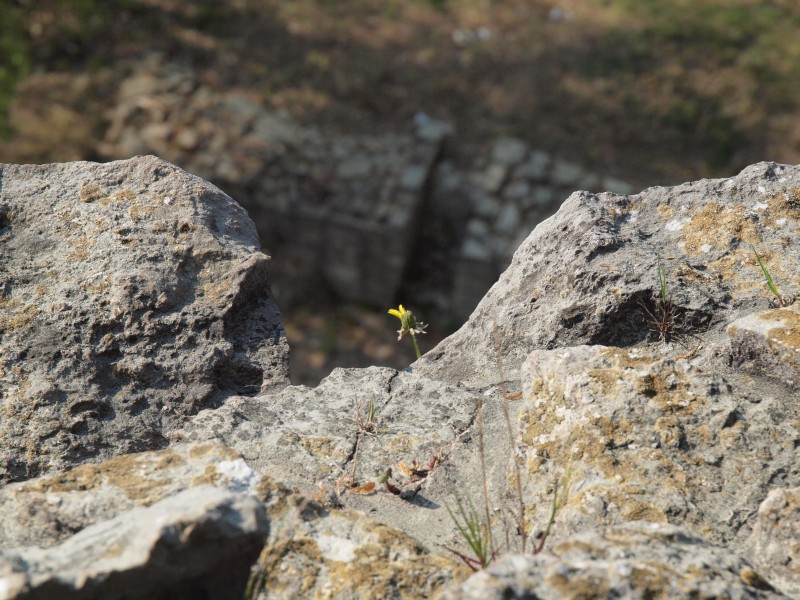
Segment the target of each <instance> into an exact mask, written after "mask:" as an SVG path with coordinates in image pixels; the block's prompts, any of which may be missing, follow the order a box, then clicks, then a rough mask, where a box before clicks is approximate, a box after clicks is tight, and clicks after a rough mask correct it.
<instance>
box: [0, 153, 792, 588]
mask: <svg viewBox="0 0 800 600" xmlns="http://www.w3.org/2000/svg"><path fill="white" fill-rule="evenodd" d="M507 150H508V153H510V154H513V152H512V150H514V148H512V147H511V146H509V148H508V149H507ZM517 150H519V149H517ZM498 160H499V159H498ZM509 160H510V158H509ZM798 217H800V167H786V166H782V165H775V164H772V163H761V164H758V165H753V166H752V167H749V168H748V169H746V170H745V171H743V173H741V174H740V175H739V176H737V177H733V178H731V179H728V180H717V181H701V182H694V183H689V184H684V185H682V186H678V187H676V188H669V189H663V188H654V189H652V190H647V191H645V192H643V193H642V194H639V195H636V196H625V197H623V196H614V195H610V194H601V195H599V196H594V195H589V194H582V193H581V194H575V195H573V196H572V197H571V198H570V199H569V200H568V201H567V202H566V203H565V204H564V206H562V208H561V210H560V211H559V213H557V214H556V215H555V216H554V217H552V218H551V219H550V220H548V221H546V222H545V223H543V224H542V225H540V226H539V227H537V228H536V230H534V232H533V233H532V234H531V236H530V237H529V239H528V240H527V241H526V242H525V243H524V244H523V246H522V247H521V248H520V250H519V251H518V252H517V254H516V255H515V258H514V262H513V264H512V266H511V267H510V268H509V270H508V272H507V273H506V274H505V275H504V276H503V278H502V279H501V281H500V282H498V284H497V285H496V286H495V287H494V288H493V289H492V290H491V291H490V293H489V295H488V296H487V298H486V299H485V300H484V301H483V302H482V304H481V305H480V306H479V308H478V309H477V310H476V312H475V314H474V315H473V317H472V318H471V319H470V321H469V322H468V323H467V325H465V327H464V328H462V330H461V331H459V332H458V333H456V334H455V335H454V336H452V337H451V338H450V339H448V340H446V341H445V342H444V343H443V344H441V346H439V347H438V348H436V349H434V350H433V351H431V352H429V353H428V355H426V356H425V357H423V359H422V360H420V361H418V362H417V363H415V364H414V365H412V367H411V368H410V369H409V370H407V371H404V372H398V371H394V370H392V369H386V368H376V367H373V368H370V369H346V370H337V371H335V372H334V373H332V374H331V375H330V376H329V377H328V378H327V379H326V380H325V381H323V383H322V384H320V386H318V387H317V388H315V389H310V388H306V387H302V386H296V387H284V388H282V389H273V390H264V392H263V393H257V394H250V395H248V394H243V393H233V394H231V395H230V396H228V397H227V398H226V399H223V400H221V402H220V404H219V406H217V405H216V404H213V405H211V406H208V407H204V410H201V411H199V412H198V413H197V414H195V415H193V416H191V417H189V418H188V419H186V420H185V422H183V423H182V424H181V426H180V427H176V428H173V429H172V430H171V435H170V439H171V441H172V442H173V443H176V444H177V443H178V442H180V441H181V440H184V441H189V442H193V443H194V445H188V446H178V445H176V446H175V448H173V449H169V450H163V451H162V452H161V453H153V454H147V455H141V456H139V457H120V458H118V459H114V460H112V461H109V462H108V463H106V464H105V465H98V466H96V467H92V468H88V467H87V466H84V467H79V468H78V469H75V470H73V471H72V472H71V473H68V474H65V475H64V476H63V477H62V476H50V477H44V478H40V479H38V480H35V481H30V482H24V483H18V484H14V485H12V486H8V488H7V491H2V492H0V509H2V510H3V511H4V512H5V511H8V512H9V515H8V517H4V518H2V519H0V532H2V535H3V536H5V538H6V539H8V540H11V542H10V543H12V544H27V543H34V544H37V545H39V546H42V547H40V548H36V549H31V548H26V547H20V548H16V549H8V550H6V551H5V552H4V554H3V556H5V557H6V558H5V560H6V562H5V563H4V566H2V567H0V568H2V569H4V570H5V571H4V573H6V574H8V576H7V577H6V578H5V579H3V578H2V577H1V576H0V589H5V590H8V589H12V588H11V587H10V586H11V585H12V584H13V585H18V584H19V583H20V582H24V581H30V582H35V581H50V580H51V579H52V578H54V577H56V575H55V573H56V571H59V572H61V573H62V575H63V576H62V577H61V579H62V580H63V581H65V582H67V584H65V585H72V584H69V583H68V582H69V581H70V578H71V577H73V575H70V573H75V572H77V571H74V570H70V569H71V567H69V565H64V566H63V568H62V567H57V568H55V567H54V568H55V571H53V570H48V567H47V564H52V565H59V564H63V563H59V562H58V561H59V560H61V556H62V555H61V554H59V553H60V551H61V549H63V548H64V547H66V548H67V549H70V548H73V547H74V548H78V549H80V548H82V547H83V546H81V544H83V543H84V542H83V540H85V539H87V536H89V535H90V534H91V532H92V531H98V532H108V533H107V534H106V533H103V537H105V536H106V535H108V539H111V540H113V539H114V538H113V531H109V529H108V526H107V525H106V524H107V523H110V522H114V520H119V521H117V522H119V523H123V522H127V521H125V519H128V518H129V515H131V514H134V515H136V514H142V513H141V512H138V513H137V512H136V511H147V510H154V509H156V507H158V506H160V505H161V504H162V503H164V502H170V501H173V500H174V499H175V498H178V497H179V496H180V495H181V494H186V493H191V492H192V491H193V489H199V488H196V487H194V488H192V486H196V485H197V484H198V483H211V484H212V485H215V486H217V488H226V489H224V490H223V491H219V492H216V493H218V494H231V493H233V492H231V491H230V490H231V488H232V485H235V486H241V488H242V494H240V499H242V501H243V502H245V501H246V500H244V499H245V498H250V499H252V498H257V499H258V500H259V501H260V502H261V503H262V504H260V505H259V506H261V507H262V508H263V509H264V510H266V512H267V514H268V517H269V519H270V522H271V524H272V527H271V528H270V536H269V540H268V542H267V546H266V548H264V550H263V552H262V554H261V557H260V559H258V564H257V565H256V566H255V569H254V572H253V577H252V579H251V580H250V584H251V586H250V591H251V594H252V595H257V596H258V597H261V598H266V597H278V598H289V597H299V596H304V595H315V596H319V597H323V598H325V597H329V598H333V597H347V598H350V597H352V598H356V597H370V596H369V595H370V594H372V595H373V596H374V597H398V598H402V597H409V598H410V597H418V596H422V597H425V596H432V597H435V596H436V595H437V594H438V593H439V592H441V591H442V590H443V588H444V586H445V585H447V584H448V582H449V583H451V584H453V585H454V586H455V587H451V589H450V590H449V591H446V592H444V593H445V595H447V594H450V596H449V597H452V598H484V597H486V598H492V597H504V596H503V594H506V593H507V594H516V596H505V597H520V598H556V597H565V596H567V597H569V595H570V594H572V593H573V592H574V593H575V594H578V595H580V594H579V593H583V592H586V595H584V596H581V597H592V594H595V595H597V590H600V595H601V597H608V596H610V595H613V596H614V597H620V598H631V599H632V598H652V597H666V598H679V597H693V596H694V597H700V598H716V597H727V598H773V597H774V598H777V597H781V594H789V595H797V591H798V590H800V576H799V575H798V570H797V568H796V564H795V563H796V562H797V556H798V552H797V547H796V544H795V543H794V540H795V539H796V538H797V531H798V528H800V516H799V515H800V513H798V511H797V510H796V509H797V506H796V505H797V502H796V498H795V496H796V490H797V489H798V486H800V395H798V390H797V387H796V386H795V382H796V379H795V374H796V371H797V363H796V355H797V353H796V352H795V350H796V346H794V345H792V344H794V341H795V340H796V339H797V336H798V321H797V319H796V315H797V314H798V313H797V307H796V306H795V305H791V304H790V303H789V299H790V298H791V297H793V296H794V295H796V293H797V289H798V287H797V286H798V284H799V283H798V281H797V279H796V273H798V272H800V269H799V268H798V266H800V264H799V263H800V255H799V250H798V246H797V244H796V242H795V241H796V239H797V234H798V229H800V219H799V218H798ZM12 225H13V222H12ZM751 243H752V244H754V245H756V247H757V249H758V253H759V255H760V256H761V257H762V260H763V261H764V263H765V265H766V266H767V268H768V269H769V270H770V272H771V274H772V277H773V279H774V280H775V282H776V284H777V285H778V287H779V288H780V289H781V292H782V294H784V297H785V299H786V300H785V302H784V304H786V306H781V307H780V308H774V307H773V308H772V309H770V306H771V305H772V304H773V302H772V300H771V298H770V295H769V291H768V290H767V286H766V284H765V281H764V276H763V274H762V272H761V268H760V267H759V266H758V263H757V262H756V260H755V255H754V253H753V251H752V249H751V248H750V244H751ZM659 263H660V264H661V266H660V267H659ZM659 275H661V276H662V277H663V279H664V286H665V287H666V291H665V295H666V300H667V302H666V303H665V300H664V298H662V297H661V296H660V294H659V292H660V287H661V286H660V285H659ZM14 314H17V313H14ZM650 314H652V315H654V316H656V315H657V316H660V317H661V321H660V322H659V321H656V320H655V319H653V320H651V318H650V316H649V315H650ZM214 323H215V321H213V320H212V321H209V325H208V329H209V331H212V332H213V331H216V329H215V328H214V327H215V325H214ZM659 327H660V331H658V329H659ZM215 339H216V338H213V337H212V338H211V342H209V343H210V344H213V343H216V342H215ZM140 350H141V349H140ZM520 367H521V370H520ZM5 385H8V383H7V382H6V383H5ZM4 393H5V392H4ZM7 397H10V396H7ZM7 405H8V404H7ZM6 422H7V421H3V422H2V423H3V424H5V423H6ZM215 440H221V441H222V442H224V444H225V446H222V445H219V444H214V443H213V442H214V441H215ZM228 447H229V448H231V450H229V449H228ZM198 448H207V450H206V451H205V454H198V450H197V449H198ZM234 451H236V452H238V453H240V455H241V456H240V455H239V454H229V453H233V452H234ZM34 455H35V453H34ZM434 459H435V460H434ZM115 461H116V462H115ZM182 461H185V462H186V465H185V466H183V465H181V464H179V463H181V462H182ZM245 461H247V462H245ZM130 465H137V466H136V468H135V469H134V468H133V467H132V466H130ZM220 465H225V466H224V467H223V468H222V472H221V471H220V469H221V467H220ZM126 468H127V470H128V472H129V473H136V474H135V475H129V476H128V477H122V481H121V482H120V481H118V480H117V479H116V478H117V477H118V474H120V473H121V472H123V471H125V470H126ZM390 470H391V475H390V477H389V478H388V479H387V480H385V481H384V479H383V477H384V476H386V475H389V473H390ZM200 472H202V473H203V474H202V475H198V476H194V475H193V474H195V473H200ZM164 480H169V482H170V483H163V482H164ZM273 481H280V482H285V483H286V484H288V485H289V486H291V487H293V488H296V489H298V490H300V491H301V492H302V493H304V494H305V495H306V496H307V497H310V498H314V500H310V499H305V500H304V499H301V498H298V497H297V496H294V495H292V494H291V493H290V492H288V491H287V490H286V488H284V487H282V486H281V485H279V484H277V483H273ZM232 482H233V483H232ZM518 483H519V486H520V488H521V490H522V502H523V504H524V509H523V514H522V515H521V516H520V514H519V511H520V508H519V498H518V497H517V493H516V490H517V484H518ZM84 485H85V488H84V487H83V486H84ZM186 487H190V488H192V489H190V490H188V491H185V492H181V491H180V490H181V489H184V488H186ZM484 490H485V492H484ZM395 492H397V493H395ZM139 493H142V494H144V495H143V497H144V498H147V500H142V499H140V498H138V496H137V494H139ZM173 494H175V495H173ZM166 495H169V497H166ZM484 495H485V497H486V498H487V499H488V507H487V511H488V514H489V515H490V518H491V527H492V530H493V533H494V540H495V543H496V544H497V545H498V546H500V551H501V552H505V551H507V550H511V551H514V550H519V549H521V547H522V546H523V544H527V548H528V549H530V548H531V546H532V545H533V543H534V542H535V540H536V539H537V536H538V535H539V534H540V533H541V528H542V527H543V525H544V523H545V522H546V521H547V518H548V517H549V514H550V507H551V503H552V501H553V498H554V497H556V498H558V499H560V501H561V503H560V506H559V511H558V514H557V517H556V520H555V525H554V527H553V528H552V531H551V533H550V537H549V538H548V539H547V540H546V543H545V547H544V548H545V551H544V553H542V554H540V555H537V556H536V557H532V556H530V555H529V556H527V557H514V556H512V557H510V558H509V559H507V561H506V562H502V561H501V562H498V563H497V564H496V565H495V566H494V567H492V568H490V569H489V570H488V571H486V572H484V573H483V574H479V575H477V576H475V577H473V578H472V579H470V582H469V583H468V584H465V586H464V587H459V586H458V583H459V582H460V581H461V579H462V577H463V575H464V571H463V569H461V568H459V567H457V565H456V563H455V562H454V559H453V558H452V557H451V556H447V557H446V558H444V557H442V556H441V555H443V554H445V553H446V551H445V550H444V549H443V548H442V546H448V547H452V548H456V549H458V550H459V551H462V552H464V553H465V554H469V551H468V550H465V544H464V540H463V539H461V538H460V536H459V534H458V531H457V528H456V526H455V525H454V523H453V521H452V520H451V518H450V516H449V514H448V511H447V508H448V507H451V508H452V507H454V506H455V503H456V499H457V498H466V499H471V500H472V501H473V502H474V503H475V504H477V505H478V506H479V507H480V509H481V515H483V510H482V508H483V506H482V505H483V502H482V500H483V497H484ZM226 497H227V496H226ZM150 500H152V502H153V503H152V504H150V505H149V506H142V504H148V503H149V502H150ZM175 502H177V501H175ZM48 503H51V504H52V505H53V506H56V507H58V506H63V507H64V510H63V511H59V510H58V509H57V508H56V509H51V508H50V504H48ZM82 506H85V507H87V508H86V514H88V515H92V514H96V515H98V516H97V518H93V517H91V516H89V517H87V516H85V515H81V513H80V508H79V507H82ZM339 506H345V507H346V508H349V509H356V510H358V511H361V512H360V513H355V512H348V511H344V512H341V511H338V510H337V509H336V507H339ZM759 506H760V507H761V508H760V509H759ZM29 509H30V510H29ZM26 511H27V512H26ZM363 513H368V514H369V516H370V517H371V518H373V519H375V521H377V522H379V523H380V524H377V523H373V522H372V521H368V520H366V518H365V517H364V516H363ZM134 518H135V517H134ZM109 519H110V520H109ZM633 522H636V523H633ZM643 522H646V523H643ZM387 525H388V526H392V525H393V526H396V527H397V528H398V529H402V531H403V532H404V534H410V536H411V537H407V536H406V535H404V534H401V533H399V532H397V531H395V530H392V529H389V528H387V527H386V526H387ZM23 529H24V530H23ZM76 532H77V533H76ZM105 543H107V540H103V541H102V543H98V545H99V546H100V547H101V548H102V547H105V546H104V545H103V544H105ZM44 546H49V547H44ZM78 556H81V554H80V553H79V554H78ZM15 557H16V558H15ZM43 557H44V558H43ZM23 558H25V559H26V560H28V559H30V562H29V563H27V564H28V566H27V567H26V566H25V563H24V562H23V561H22V559H23ZM252 560H253V561H255V555H253V558H252ZM144 562H145V563H146V565H149V566H147V567H145V566H143V567H142V569H145V570H146V569H148V568H151V567H152V568H154V569H157V568H158V565H159V561H158V560H157V556H155V555H151V557H150V558H149V559H147V560H146V561H144ZM106 564H108V563H107V562H104V561H103V560H100V559H98V560H97V561H96V570H95V571H93V572H95V573H100V572H101V571H102V568H104V566H103V565H106ZM131 564H135V561H134V563H131ZM90 566H92V568H93V569H95V565H94V563H92V565H90ZM98 569H99V570H98ZM492 569H495V570H492ZM123 572H126V573H127V572H129V571H125V570H124V569H123ZM220 576H221V577H222V576H225V574H224V573H221V574H220ZM37 577H40V579H36V578H37ZM238 577H239V579H236V581H241V576H240V575H239V576H238ZM48 578H49V579H48ZM90 581H95V579H90ZM165 581H168V579H165ZM34 585H38V584H36V583H34ZM170 585H171V584H170ZM181 585H183V584H181ZM2 586H5V588H2ZM81 589H82V588H81ZM81 593H82V592H81ZM154 593H158V590H156V591H155V592H154ZM573 595H574V594H573ZM10 597H15V596H14V594H11V595H10ZM78 597H80V596H78Z"/></svg>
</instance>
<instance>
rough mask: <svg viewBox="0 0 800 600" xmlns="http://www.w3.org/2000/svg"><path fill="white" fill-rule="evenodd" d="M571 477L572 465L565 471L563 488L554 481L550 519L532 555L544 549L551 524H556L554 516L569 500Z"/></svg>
mask: <svg viewBox="0 0 800 600" xmlns="http://www.w3.org/2000/svg"><path fill="white" fill-rule="evenodd" d="M571 477H572V465H570V466H569V468H568V469H567V473H566V475H565V476H564V485H563V487H560V486H559V482H558V480H556V485H555V491H554V492H553V505H552V507H551V509H550V518H549V519H548V521H547V526H546V527H545V528H544V532H543V533H542V535H541V537H540V538H539V543H538V544H536V547H535V548H534V549H533V553H534V554H539V553H540V552H541V551H542V549H543V548H544V543H545V542H546V541H547V538H548V537H549V536H550V530H551V529H552V528H553V524H554V523H555V522H556V515H557V514H558V511H559V509H560V508H561V507H562V506H564V504H566V503H567V500H568V499H569V489H570V479H571Z"/></svg>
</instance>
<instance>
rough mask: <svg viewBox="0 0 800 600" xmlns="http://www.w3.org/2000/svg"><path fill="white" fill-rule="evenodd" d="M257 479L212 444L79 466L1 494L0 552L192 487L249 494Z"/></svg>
mask: <svg viewBox="0 0 800 600" xmlns="http://www.w3.org/2000/svg"><path fill="white" fill-rule="evenodd" d="M261 480H262V477H261V475H259V474H258V473H257V472H256V471H254V470H253V469H252V468H251V467H250V466H249V465H247V463H245V461H244V460H243V459H242V457H241V455H240V454H238V453H237V452H235V451H233V450H231V449H230V448H228V447H226V446H224V445H222V444H218V443H205V444H175V445H172V446H171V447H169V448H167V449H164V450H157V451H150V452H140V453H137V454H125V455H123V456H117V457H115V458H112V459H109V460H107V461H105V462H102V463H99V464H85V465H81V466H79V467H76V468H74V469H71V470H69V471H67V472H65V473H57V474H54V475H46V476H43V477H38V478H36V479H31V480H28V481H24V482H19V483H12V484H9V485H7V486H5V487H3V488H0V548H14V547H17V546H38V547H40V548H49V547H51V546H54V545H55V544H58V543H60V542H62V541H64V540H66V539H68V538H70V537H71V536H73V535H75V534H76V533H78V532H79V531H81V530H83V529H85V528H86V527H88V526H90V525H94V524H95V523H99V522H102V521H106V520H108V519H112V518H115V517H117V516H119V515H120V514H121V513H123V512H125V511H127V510H130V509H132V508H136V507H142V506H151V505H152V504H155V503H157V502H160V501H161V500H164V499H165V498H169V497H170V496H173V495H175V494H177V493H179V492H180V491H182V490H185V489H189V488H191V487H195V486H198V485H204V484H213V485H216V486H218V487H221V488H224V489H228V490H230V491H236V492H250V493H254V490H255V488H256V487H257V486H258V484H259V483H260V482H261Z"/></svg>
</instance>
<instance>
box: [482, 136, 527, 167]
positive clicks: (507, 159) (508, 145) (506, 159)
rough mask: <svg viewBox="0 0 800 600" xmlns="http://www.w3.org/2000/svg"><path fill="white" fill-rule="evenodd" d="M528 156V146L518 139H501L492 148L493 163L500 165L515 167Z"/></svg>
mask: <svg viewBox="0 0 800 600" xmlns="http://www.w3.org/2000/svg"><path fill="white" fill-rule="evenodd" d="M527 154H528V145H527V144H526V143H525V142H523V141H522V140H518V139H516V138H507V137H506V138H500V139H499V140H497V141H496V142H495V143H494V146H493V147H492V154H491V161H492V162H493V163H496V164H498V165H505V166H510V165H515V164H517V163H519V162H521V161H522V160H523V159H524V158H525V156H526V155H527Z"/></svg>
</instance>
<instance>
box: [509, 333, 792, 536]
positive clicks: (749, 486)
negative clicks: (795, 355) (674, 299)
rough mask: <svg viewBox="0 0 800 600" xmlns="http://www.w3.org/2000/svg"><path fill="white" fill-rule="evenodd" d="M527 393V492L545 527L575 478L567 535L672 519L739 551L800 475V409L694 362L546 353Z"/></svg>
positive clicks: (525, 380) (605, 351)
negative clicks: (772, 493) (766, 501)
mask: <svg viewBox="0 0 800 600" xmlns="http://www.w3.org/2000/svg"><path fill="white" fill-rule="evenodd" d="M522 389H523V398H524V399H523V400H521V401H520V402H519V403H518V404H517V405H516V407H515V410H516V415H517V419H518V436H519V437H518V442H517V446H518V448H519V452H520V453H521V454H522V455H523V456H524V459H525V468H524V470H523V473H524V474H527V477H525V479H526V482H527V485H526V486H525V487H524V488H523V493H524V495H525V498H526V499H527V500H528V502H530V503H531V505H532V506H534V507H536V508H535V509H534V510H532V515H535V517H534V521H535V522H543V521H544V520H546V519H547V515H548V511H549V504H550V502H549V500H550V499H551V498H552V489H554V487H555V486H556V485H557V481H559V480H564V478H565V477H568V478H569V480H570V484H571V488H572V494H571V497H570V499H569V503H568V504H567V505H566V506H564V508H563V509H562V510H561V511H560V512H559V528H563V529H560V531H565V530H566V531H568V532H575V531H582V530H585V529H586V528H588V527H593V526H597V525H611V524H616V523H622V522H626V521H631V520H647V521H654V522H671V523H675V524H680V525H682V526H684V527H687V528H689V529H691V530H693V531H694V532H696V533H698V534H700V535H702V536H704V537H705V538H706V539H709V540H712V541H714V542H716V543H721V544H725V545H728V546H729V547H738V546H741V545H742V544H743V542H744V539H745V537H746V535H747V523H748V519H749V518H750V511H751V509H752V507H755V506H758V504H759V503H760V502H761V500H762V499H763V498H764V497H765V496H766V495H767V492H768V491H769V490H770V488H771V487H773V486H774V482H775V481H780V480H781V479H783V478H788V480H789V481H798V480H800V465H798V463H797V450H796V444H797V443H798V442H800V405H798V404H797V403H796V402H794V401H792V400H791V399H789V398H787V397H785V396H776V397H770V398H766V397H762V396H761V394H760V393H759V392H756V391H755V390H753V391H748V390H745V389H736V388H735V387H734V386H733V385H732V384H731V383H730V382H729V381H728V380H726V378H724V377H722V376H720V375H719V374H717V373H708V372H705V371H704V370H703V369H701V368H699V367H696V366H694V365H692V364H691V363H690V362H689V361H688V360H686V359H681V358H679V359H672V358H665V357H660V356H658V355H653V354H650V353H648V352H646V351H643V350H636V349H622V348H608V347H603V346H576V347H572V348H565V349H563V350H536V351H534V352H533V353H531V355H530V356H529V357H528V360H527V361H526V362H525V364H524V365H523V368H522ZM744 473H747V477H742V474H744Z"/></svg>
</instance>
